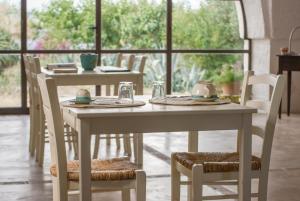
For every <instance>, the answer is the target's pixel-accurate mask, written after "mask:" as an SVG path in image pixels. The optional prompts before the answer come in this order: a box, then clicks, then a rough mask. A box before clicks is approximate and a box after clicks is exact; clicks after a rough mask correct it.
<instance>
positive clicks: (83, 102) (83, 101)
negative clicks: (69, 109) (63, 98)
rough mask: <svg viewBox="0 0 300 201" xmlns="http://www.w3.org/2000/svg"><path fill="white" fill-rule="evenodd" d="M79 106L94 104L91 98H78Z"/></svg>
mask: <svg viewBox="0 0 300 201" xmlns="http://www.w3.org/2000/svg"><path fill="white" fill-rule="evenodd" d="M75 101H76V103H77V104H90V103H91V102H92V99H91V97H88V96H76V100H75Z"/></svg>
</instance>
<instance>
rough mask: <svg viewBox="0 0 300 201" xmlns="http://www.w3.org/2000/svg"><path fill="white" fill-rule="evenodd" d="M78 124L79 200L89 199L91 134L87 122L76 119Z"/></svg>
mask: <svg viewBox="0 0 300 201" xmlns="http://www.w3.org/2000/svg"><path fill="white" fill-rule="evenodd" d="M77 122H78V123H77V126H79V132H78V143H79V162H80V178H79V189H80V196H79V198H80V201H91V197H92V196H91V153H90V152H91V151H90V150H91V135H90V127H89V124H88V122H86V121H83V120H78V121H77Z"/></svg>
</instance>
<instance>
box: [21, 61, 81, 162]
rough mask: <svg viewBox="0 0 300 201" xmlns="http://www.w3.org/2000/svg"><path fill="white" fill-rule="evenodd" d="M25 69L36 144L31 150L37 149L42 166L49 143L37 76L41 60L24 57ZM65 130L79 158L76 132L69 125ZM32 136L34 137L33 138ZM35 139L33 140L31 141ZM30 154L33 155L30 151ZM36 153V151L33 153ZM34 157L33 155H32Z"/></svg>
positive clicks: (37, 158) (37, 156) (67, 139)
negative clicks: (46, 146) (46, 144)
mask: <svg viewBox="0 0 300 201" xmlns="http://www.w3.org/2000/svg"><path fill="white" fill-rule="evenodd" d="M24 62H25V69H26V75H27V74H28V75H27V79H28V80H30V82H31V84H30V90H31V93H30V94H31V95H30V96H31V105H30V111H31V115H30V126H32V133H31V134H30V144H31V141H33V142H32V143H34V144H33V145H30V148H31V149H35V152H36V161H37V162H38V164H39V165H40V166H43V163H44V149H45V143H47V142H49V141H48V135H47V123H46V120H45V116H44V111H43V108H42V107H41V105H42V97H41V94H40V89H39V86H38V81H37V75H38V74H40V73H41V66H40V60H39V58H37V57H33V56H28V55H24ZM64 128H65V137H66V139H65V141H66V142H68V144H69V148H70V149H71V147H72V144H71V143H72V142H73V146H74V155H75V158H76V157H77V139H76V136H75V133H74V132H71V130H70V128H69V126H68V125H64ZM31 135H32V137H31ZM31 139H33V140H31ZM30 153H32V152H31V151H30ZM33 153H34V151H33ZM32 155H33V154H32Z"/></svg>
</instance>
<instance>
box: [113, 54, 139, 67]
mask: <svg viewBox="0 0 300 201" xmlns="http://www.w3.org/2000/svg"><path fill="white" fill-rule="evenodd" d="M124 60H125V62H126V64H125V65H126V67H127V68H128V69H129V70H132V68H133V65H134V61H135V55H134V54H129V55H126V56H125V55H123V54H121V53H119V54H118V55H117V61H116V66H118V67H121V66H122V61H124Z"/></svg>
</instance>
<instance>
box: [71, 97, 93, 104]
mask: <svg viewBox="0 0 300 201" xmlns="http://www.w3.org/2000/svg"><path fill="white" fill-rule="evenodd" d="M95 100H96V99H95V98H92V99H91V100H90V101H89V102H87V101H78V100H76V98H74V99H72V100H69V101H70V102H72V103H75V104H90V103H91V102H93V101H95Z"/></svg>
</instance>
